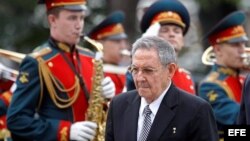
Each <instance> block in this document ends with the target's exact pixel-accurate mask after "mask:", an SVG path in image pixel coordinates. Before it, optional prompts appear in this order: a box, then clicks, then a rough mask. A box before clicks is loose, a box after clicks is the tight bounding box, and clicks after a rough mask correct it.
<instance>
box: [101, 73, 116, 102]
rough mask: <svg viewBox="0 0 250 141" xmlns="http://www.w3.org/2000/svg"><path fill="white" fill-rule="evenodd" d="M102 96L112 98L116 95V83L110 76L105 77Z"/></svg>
mask: <svg viewBox="0 0 250 141" xmlns="http://www.w3.org/2000/svg"><path fill="white" fill-rule="evenodd" d="M102 96H103V97H105V98H112V97H114V96H115V84H114V82H113V81H112V80H111V78H110V77H105V78H104V79H103V80H102Z"/></svg>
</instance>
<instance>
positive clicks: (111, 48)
mask: <svg viewBox="0 0 250 141" xmlns="http://www.w3.org/2000/svg"><path fill="white" fill-rule="evenodd" d="M124 18H125V16H124V13H123V12H122V11H114V12H112V13H111V14H110V15H108V16H107V17H106V18H105V19H104V20H103V21H102V22H100V23H99V24H98V25H97V26H95V27H94V28H93V29H92V30H91V31H90V32H89V33H88V36H89V37H90V38H92V39H94V40H96V41H98V42H100V43H101V44H102V45H103V62H104V66H103V67H104V72H105V76H109V77H110V78H111V79H112V80H113V81H114V83H115V86H116V94H119V93H121V92H122V91H123V89H124V87H125V73H126V70H127V67H124V66H121V64H120V63H121V62H122V59H123V57H124V54H123V51H127V50H128V45H127V44H128V43H127V34H126V33H125V29H124V27H123V25H122V23H123V21H124Z"/></svg>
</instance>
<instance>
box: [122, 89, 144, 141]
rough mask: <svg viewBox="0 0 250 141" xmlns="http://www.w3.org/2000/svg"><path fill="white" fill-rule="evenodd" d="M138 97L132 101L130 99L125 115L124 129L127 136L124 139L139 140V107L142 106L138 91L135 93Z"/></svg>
mask: <svg viewBox="0 0 250 141" xmlns="http://www.w3.org/2000/svg"><path fill="white" fill-rule="evenodd" d="M133 95H135V96H136V97H135V98H133V99H134V100H133V101H132V102H131V101H130V100H128V102H129V103H128V104H129V106H128V107H127V109H126V111H125V114H124V115H125V116H124V121H125V122H124V129H125V131H124V132H125V133H124V135H125V137H124V140H128V141H136V140H137V126H138V116H139V107H140V96H139V95H138V93H133Z"/></svg>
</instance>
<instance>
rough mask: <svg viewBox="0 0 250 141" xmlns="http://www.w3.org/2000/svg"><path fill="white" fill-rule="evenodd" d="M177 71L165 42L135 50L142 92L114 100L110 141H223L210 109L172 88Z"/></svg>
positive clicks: (150, 40)
mask: <svg viewBox="0 0 250 141" xmlns="http://www.w3.org/2000/svg"><path fill="white" fill-rule="evenodd" d="M176 68H177V65H176V55H175V51H174V49H173V47H172V46H171V45H170V44H169V43H168V42H166V41H165V40H163V39H161V38H159V37H156V36H148V37H142V38H140V39H138V40H137V41H136V42H135V43H134V44H133V49H132V65H131V67H130V71H131V74H132V76H133V79H134V80H135V86H136V90H133V91H129V92H126V93H123V94H121V95H118V96H116V97H114V98H113V99H112V101H111V103H110V108H109V113H108V119H107V123H106V141H145V140H147V141H159V140H160V141H166V140H169V141H218V134H217V127H216V122H215V118H214V115H213V112H212V109H211V107H210V105H209V104H208V103H207V102H206V101H204V100H202V99H201V98H199V97H196V96H193V95H190V94H188V93H186V92H185V91H182V90H180V89H178V88H177V87H176V86H175V85H174V84H173V83H172V81H171V78H172V77H173V75H174V73H175V70H176Z"/></svg>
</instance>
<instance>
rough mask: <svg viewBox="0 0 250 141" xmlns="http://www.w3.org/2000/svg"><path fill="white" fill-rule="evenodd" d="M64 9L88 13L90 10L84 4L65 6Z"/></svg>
mask: <svg viewBox="0 0 250 141" xmlns="http://www.w3.org/2000/svg"><path fill="white" fill-rule="evenodd" d="M64 9H67V10H72V11H87V10H88V8H87V6H86V5H84V4H82V5H65V6H64Z"/></svg>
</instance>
